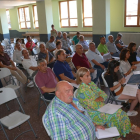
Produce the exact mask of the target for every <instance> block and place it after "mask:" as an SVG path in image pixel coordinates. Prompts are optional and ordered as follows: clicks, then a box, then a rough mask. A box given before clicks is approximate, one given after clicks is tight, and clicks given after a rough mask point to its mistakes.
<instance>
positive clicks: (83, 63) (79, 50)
mask: <svg viewBox="0 0 140 140" xmlns="http://www.w3.org/2000/svg"><path fill="white" fill-rule="evenodd" d="M75 47H76V53H75V55H74V56H73V58H72V62H73V64H74V65H75V67H76V69H77V70H78V69H79V68H80V67H86V68H88V69H89V70H90V73H91V78H92V81H94V83H96V82H97V81H98V78H99V77H101V70H100V69H97V75H96V71H95V70H94V69H93V68H92V65H91V64H90V62H89V61H88V58H87V57H86V55H85V54H84V53H83V47H82V45H80V44H77V45H76V46H75Z"/></svg>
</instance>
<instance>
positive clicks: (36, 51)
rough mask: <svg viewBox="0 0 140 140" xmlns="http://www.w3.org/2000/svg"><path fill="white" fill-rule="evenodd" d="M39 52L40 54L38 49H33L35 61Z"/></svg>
mask: <svg viewBox="0 0 140 140" xmlns="http://www.w3.org/2000/svg"><path fill="white" fill-rule="evenodd" d="M39 52H40V49H39V47H34V48H33V54H34V56H35V59H36V60H38V54H39Z"/></svg>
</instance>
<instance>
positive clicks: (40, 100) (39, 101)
mask: <svg viewBox="0 0 140 140" xmlns="http://www.w3.org/2000/svg"><path fill="white" fill-rule="evenodd" d="M40 102H41V96H40V97H39V104H38V115H39V110H40Z"/></svg>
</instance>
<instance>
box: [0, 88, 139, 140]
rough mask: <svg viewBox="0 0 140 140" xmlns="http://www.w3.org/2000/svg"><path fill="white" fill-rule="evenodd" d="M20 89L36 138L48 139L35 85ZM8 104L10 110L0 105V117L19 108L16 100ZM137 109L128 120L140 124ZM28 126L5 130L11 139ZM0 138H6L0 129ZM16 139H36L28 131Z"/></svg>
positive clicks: (133, 139)
mask: <svg viewBox="0 0 140 140" xmlns="http://www.w3.org/2000/svg"><path fill="white" fill-rule="evenodd" d="M20 91H21V93H22V94H23V97H24V99H25V101H26V103H25V104H24V103H23V102H22V100H21V99H20V102H21V104H22V106H23V108H24V110H25V113H26V114H28V115H30V122H31V124H32V126H33V128H34V130H35V132H36V134H37V136H38V138H37V139H38V140H50V138H49V137H48V135H47V133H46V131H45V129H44V127H43V125H42V115H43V113H44V112H45V109H46V107H45V106H42V107H41V109H40V114H39V116H38V115H37V110H38V99H39V94H38V91H37V90H36V88H35V87H34V88H28V89H27V92H25V88H24V87H22V88H21V90H20ZM8 106H9V107H10V111H8V110H7V108H6V106H5V105H1V106H0V118H2V117H3V116H6V115H8V114H9V113H11V112H12V111H14V110H15V109H19V108H18V106H17V102H16V101H11V102H10V103H8ZM137 110H138V111H139V114H138V115H137V116H136V117H130V120H131V121H132V122H133V123H134V124H136V125H138V126H140V108H137ZM28 128H29V126H28V124H27V123H25V124H23V125H21V127H20V128H15V129H13V130H10V131H9V130H6V133H7V134H8V136H9V139H10V140H13V138H14V137H15V136H16V135H17V134H19V133H20V132H22V131H23V130H25V129H28ZM0 140H6V138H5V135H4V133H3V131H1V130H0ZM17 140H36V138H35V137H34V135H33V133H32V132H28V133H26V134H24V135H22V136H20V137H19V138H18V139H17ZM106 140H112V139H106ZM123 140H140V135H136V134H131V133H130V134H129V135H127V137H126V138H123Z"/></svg>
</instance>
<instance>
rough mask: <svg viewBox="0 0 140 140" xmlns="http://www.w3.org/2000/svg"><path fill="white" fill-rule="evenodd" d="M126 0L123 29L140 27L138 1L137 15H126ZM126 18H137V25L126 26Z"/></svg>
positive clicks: (139, 4) (139, 1)
mask: <svg viewBox="0 0 140 140" xmlns="http://www.w3.org/2000/svg"><path fill="white" fill-rule="evenodd" d="M126 3H127V0H125V11H124V14H125V15H124V27H140V25H139V24H140V9H139V8H140V0H138V11H137V15H131V16H130V15H126V9H127V6H126ZM126 17H137V25H126Z"/></svg>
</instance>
